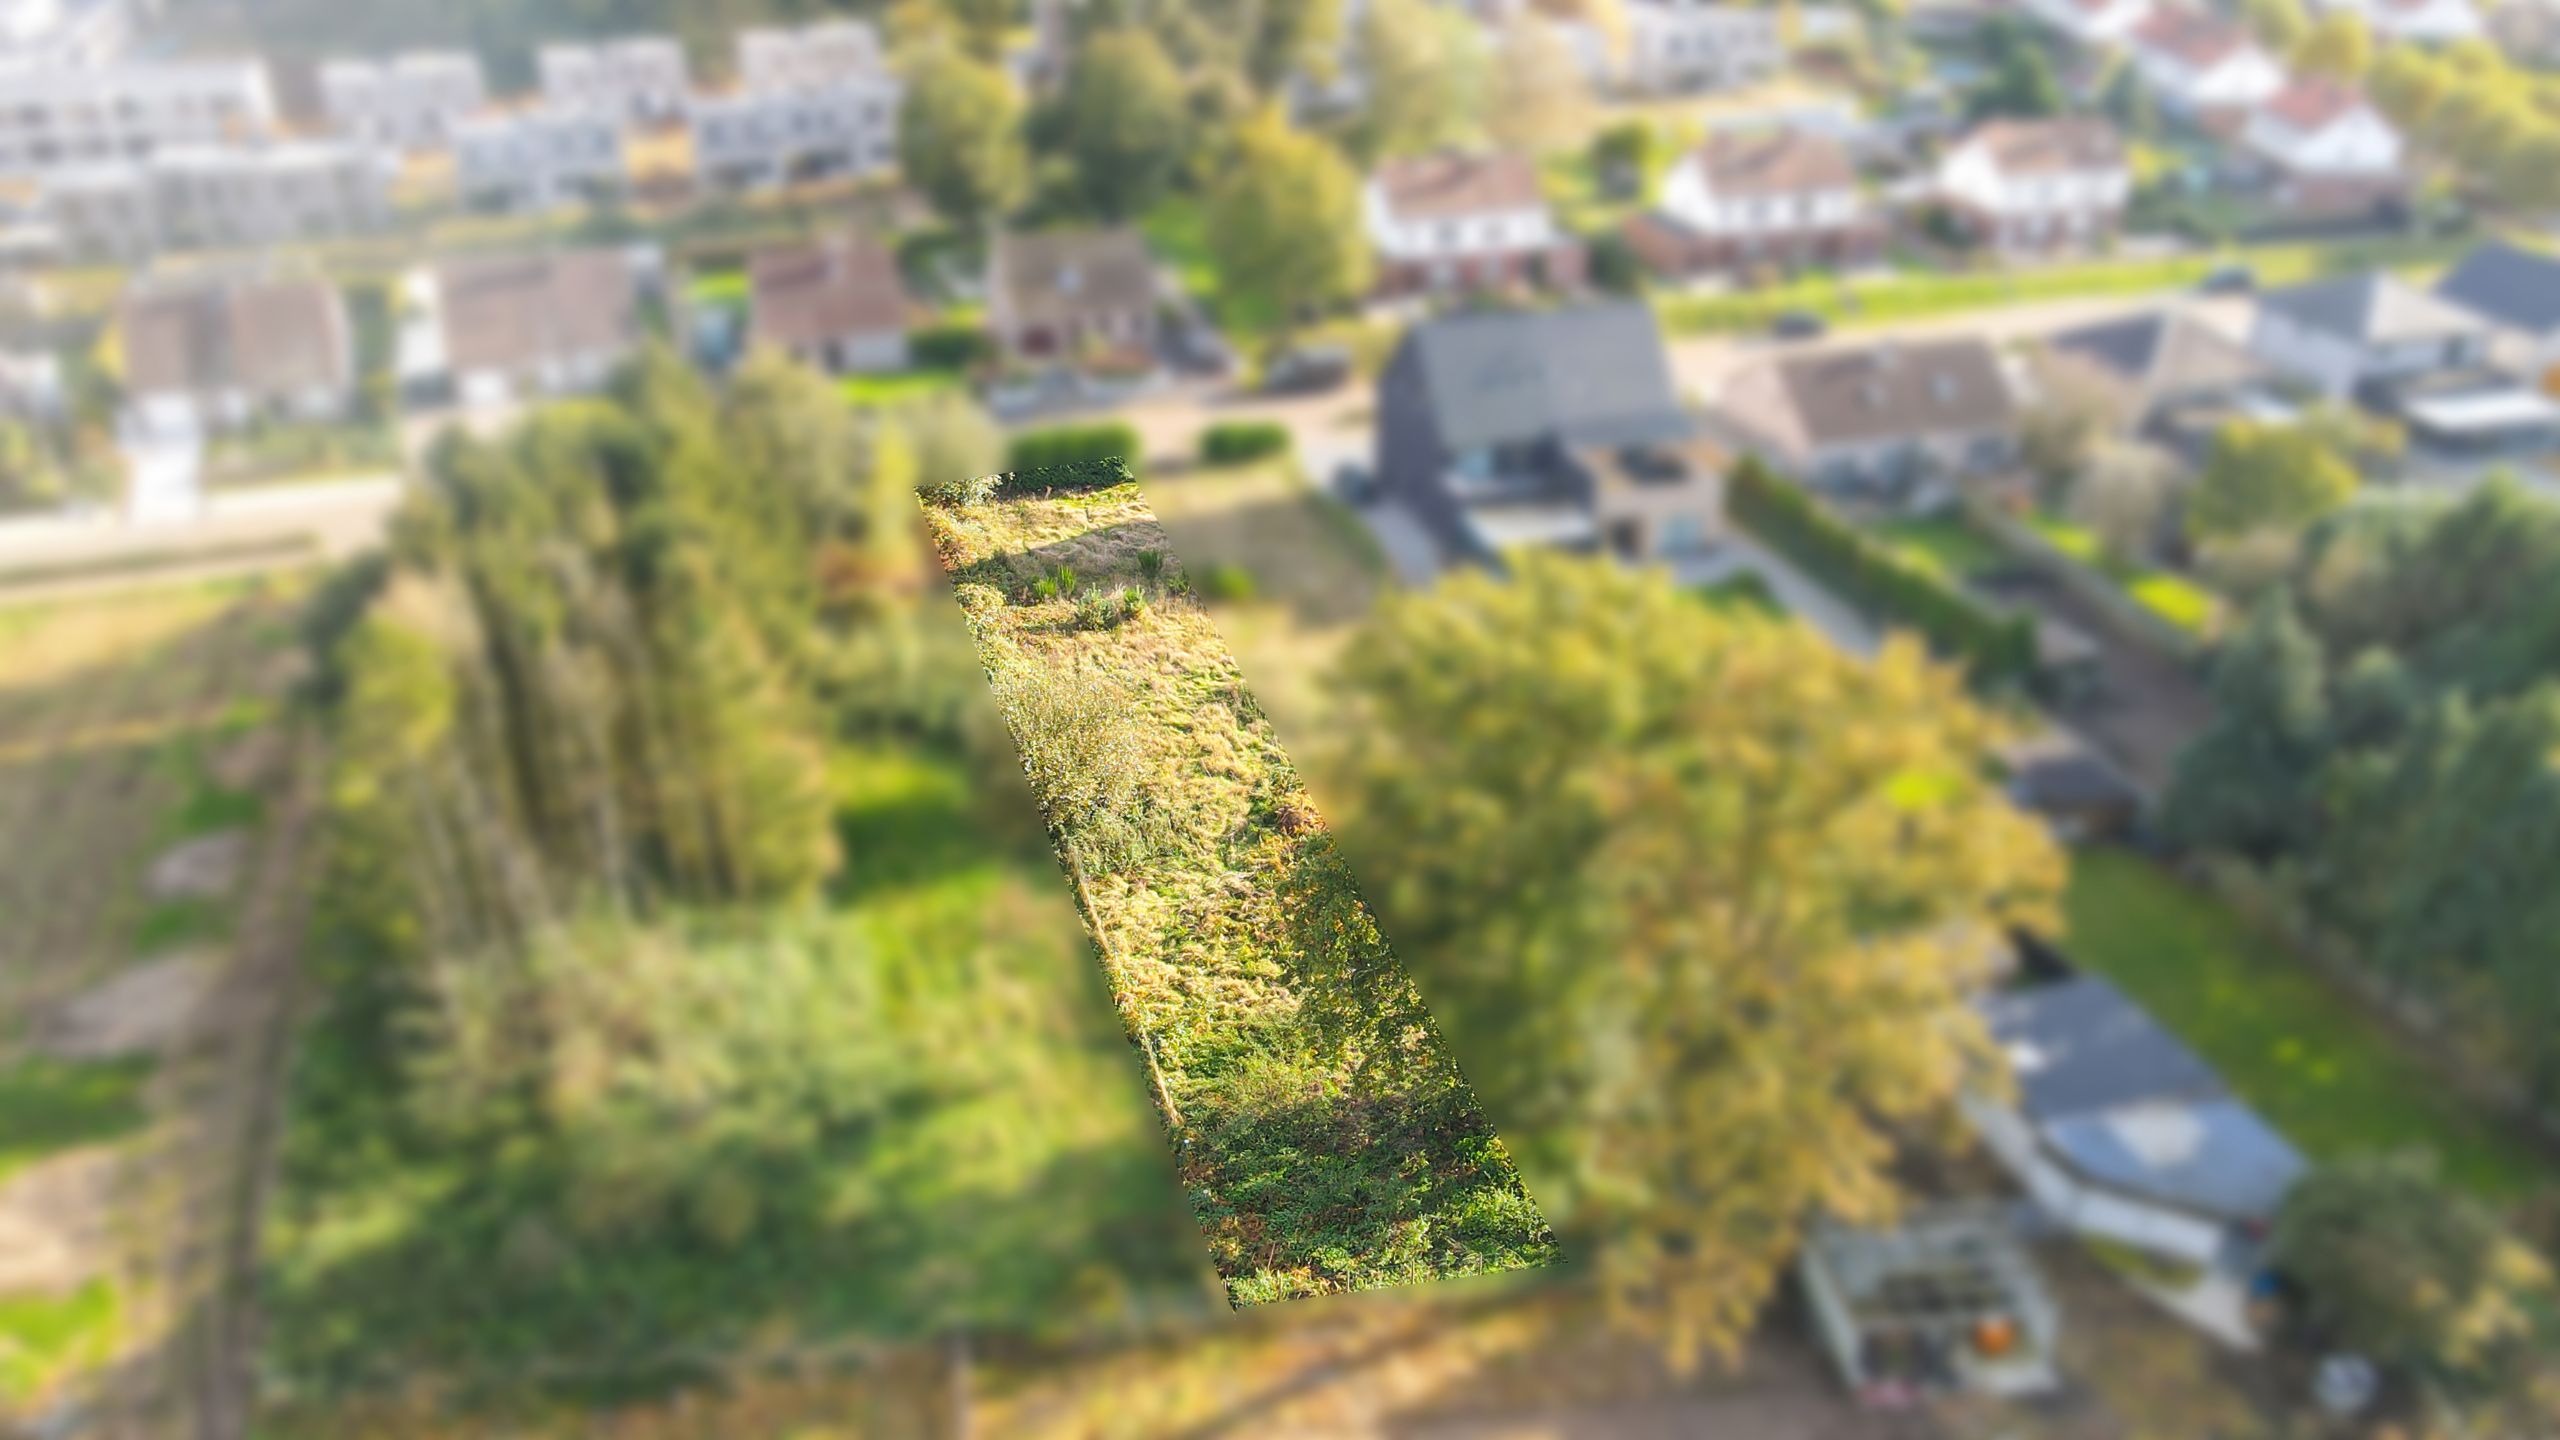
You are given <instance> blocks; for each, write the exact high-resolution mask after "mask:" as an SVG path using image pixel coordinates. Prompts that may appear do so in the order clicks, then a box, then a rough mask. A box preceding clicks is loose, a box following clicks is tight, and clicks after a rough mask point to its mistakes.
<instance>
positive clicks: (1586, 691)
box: [1338, 556, 2060, 1357]
mask: <svg viewBox="0 0 2560 1440" xmlns="http://www.w3.org/2000/svg"><path fill="white" fill-rule="evenodd" d="M1513 572H1514V573H1513V574H1512V575H1511V577H1510V578H1508V579H1497V578H1494V577H1490V576H1486V575H1482V574H1475V573H1467V574H1461V575H1457V576H1454V577H1452V578H1449V579H1446V580H1444V581H1442V582H1441V584H1440V586H1439V587H1438V588H1437V589H1436V590H1434V591H1432V592H1430V593H1428V594H1424V595H1416V596H1409V597H1405V598H1402V599H1398V600H1395V601H1392V602H1390V604H1389V605H1388V607H1387V609H1386V610H1385V612H1384V613H1383V614H1382V615H1381V616H1380V617H1379V618H1378V619H1377V620H1376V621H1375V622H1374V623H1373V624H1372V625H1371V626H1370V627H1369V628H1368V629H1366V630H1365V631H1363V632H1362V633H1361V634H1360V635H1359V636H1358V637H1357V638H1356V639H1355V640H1354V641H1353V643H1352V645H1351V647H1350V649H1349V651H1348V652H1347V653H1346V655H1345V657H1344V659H1343V662H1342V678H1343V681H1344V684H1345V685H1346V687H1347V689H1348V691H1349V693H1350V694H1351V695H1352V696H1353V697H1354V701H1355V704H1354V709H1353V712H1352V718H1351V724H1350V726H1349V730H1350V733H1352V734H1354V735H1356V736H1357V737H1359V738H1358V739H1357V740H1356V741H1355V742H1354V743H1353V744H1352V746H1351V748H1350V749H1349V751H1348V752H1347V754H1346V755H1345V756H1344V757H1343V761H1342V763H1341V765H1340V766H1339V767H1338V768H1339V771H1340V774H1341V775H1342V777H1343V778H1342V781H1341V792H1342V794H1343V796H1344V797H1345V798H1344V800H1343V801H1341V802H1338V803H1340V804H1341V806H1342V808H1343V809H1344V810H1345V815H1344V829H1343V834H1344V835H1345V837H1346V843H1348V844H1350V845H1352V846H1354V847H1355V854H1354V857H1353V858H1354V859H1355V861H1357V862H1358V863H1359V867H1360V869H1361V870H1362V872H1363V873H1365V874H1367V875H1370V876H1373V877H1376V880H1377V883H1378V886H1379V888H1378V889H1377V890H1375V891H1374V892H1373V899H1374V900H1375V902H1376V904H1377V906H1378V910H1379V914H1380V920H1381V923H1382V925H1383V926H1384V928H1385V929H1386V930H1387V931H1388V933H1390V934H1391V935H1392V936H1393V937H1394V940H1395V943H1396V945H1397V951H1398V954H1399V955H1401V956H1402V957H1403V958H1404V959H1405V961H1406V963H1407V965H1408V966H1409V967H1410V968H1411V969H1412V970H1413V972H1414V974H1415V977H1416V980H1417V982H1418V983H1419V985H1420V986H1421V988H1422V991H1423V994H1424V997H1425V998H1426V999H1427V1000H1428V1001H1429V1002H1430V1005H1431V1009H1432V1013H1433V1014H1434V1015H1435V1016H1437V1017H1439V1019H1440V1021H1441V1023H1442V1026H1443V1028H1444V1030H1445V1032H1446V1033H1447V1034H1448V1035H1449V1037H1450V1039H1451V1042H1452V1044H1453V1045H1454V1046H1455V1047H1456V1048H1457V1051H1458V1053H1459V1055H1460V1057H1461V1059H1462V1060H1463V1061H1464V1062H1465V1064H1466V1067H1467V1072H1468V1074H1469V1076H1470V1077H1471V1078H1472V1079H1473V1080H1474V1081H1475V1082H1476V1084H1477V1087H1478V1089H1479V1091H1480V1093H1482V1095H1483V1096H1484V1099H1485V1102H1486V1106H1487V1109H1488V1111H1489V1113H1491V1114H1492V1116H1493V1117H1494V1119H1495V1120H1496V1122H1497V1123H1498V1124H1499V1125H1500V1126H1501V1127H1502V1130H1503V1133H1504V1135H1505V1136H1506V1137H1507V1138H1508V1139H1509V1140H1510V1141H1511V1143H1512V1144H1513V1146H1514V1148H1515V1150H1516V1151H1517V1153H1518V1154H1519V1155H1520V1157H1521V1162H1522V1169H1523V1171H1524V1173H1525V1174H1526V1175H1527V1176H1528V1177H1529V1179H1530V1183H1531V1186H1532V1189H1533V1190H1534V1191H1535V1193H1537V1194H1538V1195H1539V1196H1540V1197H1541V1198H1542V1199H1544V1200H1545V1201H1546V1203H1547V1205H1548V1208H1549V1211H1550V1213H1551V1214H1555V1215H1557V1216H1558V1217H1559V1225H1560V1226H1561V1227H1562V1228H1564V1229H1565V1230H1566V1231H1567V1235H1568V1248H1569V1249H1574V1250H1576V1252H1577V1253H1580V1254H1583V1255H1585V1256H1587V1257H1588V1261H1589V1263H1593V1264H1595V1265H1596V1266H1597V1268H1598V1271H1599V1273H1600V1275H1601V1276H1602V1277H1603V1279H1604V1281H1605V1282H1606V1284H1607V1285H1608V1286H1609V1288H1610V1290H1611V1292H1612V1294H1613V1295H1615V1296H1616V1297H1617V1298H1618V1299H1619V1300H1620V1301H1621V1302H1622V1303H1623V1306H1624V1308H1625V1312H1626V1314H1627V1315H1628V1316H1629V1317H1630V1318H1631V1319H1633V1320H1636V1321H1637V1322H1638V1323H1640V1324H1643V1325H1645V1326H1647V1327H1648V1328H1650V1329H1651V1330H1653V1331H1654V1332H1655V1333H1656V1334H1658V1335H1659V1337H1660V1338H1661V1339H1662V1340H1663V1341H1664V1342H1665V1343H1666V1344H1667V1345H1668V1346H1669V1347H1670V1349H1671V1350H1672V1351H1673V1352H1674V1353H1675V1354H1676V1355H1680V1356H1683V1357H1685V1356H1689V1355H1692V1354H1694V1353H1695V1352H1696V1351H1697V1350H1698V1349H1699V1348H1701V1347H1716V1348H1726V1349H1729V1348H1730V1347H1732V1346H1733V1345H1734V1344H1736V1343H1737V1342H1738V1341H1739V1340H1740V1339H1741V1337H1742V1336H1743V1335H1744V1334H1745V1333H1747V1331H1748V1329H1749V1327H1750V1326H1751V1324H1752V1323H1753V1320H1754V1318H1755V1317H1756V1315H1757V1314H1758V1311H1759V1308H1760V1306H1761V1303H1762V1302H1763V1301H1764V1300H1765V1299H1766V1297H1767V1296H1768V1294H1769V1292H1770V1288H1771V1286H1772V1285H1773V1283H1774V1282H1775V1279H1776V1276H1777V1273H1778V1267H1779V1266H1780V1265H1781V1264H1782V1263H1783V1262H1784V1260H1785V1259H1786V1257H1787V1255H1788V1253H1789V1252H1790V1251H1791V1250H1792V1248H1793V1245H1794V1241H1795V1238H1796V1236H1797V1234H1798V1227H1799V1226H1800V1225H1801V1224H1802V1223H1803V1222H1804V1221H1805V1219H1806V1218H1807V1217H1808V1216H1809V1215H1811V1214H1813V1213H1815V1212H1817V1211H1827V1212H1829V1213H1831V1214H1834V1215H1838V1216H1841V1217H1843V1218H1847V1219H1852V1220H1856V1219H1873V1218H1876V1217H1878V1216H1880V1215H1881V1214H1882V1213H1883V1212H1884V1211H1885V1210H1886V1209H1887V1207H1888V1206H1889V1204H1890V1199H1891V1186H1890V1183H1889V1182H1888V1180H1887V1177H1886V1166H1887V1164H1888V1162H1889V1160H1890V1159H1891V1157H1892V1155H1893V1153H1894V1150H1895V1146H1896V1143H1897V1138H1898V1137H1899V1136H1900V1135H1902V1134H1903V1133H1905V1129H1906V1127H1916V1126H1924V1125H1925V1124H1927V1123H1928V1122H1931V1121H1937V1120H1943V1119H1944V1118H1946V1116H1947V1114H1948V1109H1949V1102H1950V1100H1951V1099H1952V1097H1953V1095H1954V1093H1955V1091H1956V1090H1957V1088H1958V1086H1959V1085H1961V1084H1963V1083H1965V1082H1966V1081H1967V1080H1968V1079H1977V1078H1980V1075H1981V1074H1982V1073H1983V1071H1982V1070H1981V1069H1979V1068H1978V1067H1984V1066H1987V1065H1988V1064H1989V1063H1990V1060H1991V1057H1990V1055H1989V1053H1988V1051H1987V1048H1986V1045H1985V1043H1984V1040H1983V1037H1982V1034H1981V1032H1980V1030H1979V1028H1978V1025H1977V1023H1976V1022H1975V1020H1974V1019H1973V1015H1972V1012H1971V1010H1970V1008H1969V1006H1968V1004H1967V999H1968V997H1969V995H1970V993H1971V990H1972V988H1973V987H1974V986H1975V985H1977V984H1978V983H1980V982H1981V981H1982V979H1983V978H1984V975H1985V967H1986V966H1987V965H1988V963H1989V960H1990V957H1991V956H1992V955H1993V954H1994V953H1995V951H1996V950H1997V948H1998V938H1999V936H2000V934H2001V931H2002V927H2003V926H2005V925H2007V924H2010V923H2013V922H2020V921H2029V920H2034V919H2037V918H2038V917H2041V916H2043V915H2044V914H2045V911H2046V909H2047V907H2048V904H2049V902H2050V901H2051V900H2052V898H2053V896H2054V894H2055V892H2056V889H2057V887H2058V885H2059V881H2060V859H2059V856H2058V855H2057V853H2056V852H2055V851H2054V849H2053V848H2052V846H2051V844H2050V843H2049V841H2048V840H2047V839H2046V838H2045V836H2044V834H2043V832H2042V831H2041V830H2040V829H2038V828H2037V827H2036V826H2035V825H2034V824H2033V822H2031V821H2029V820H2027V819H2026V818H2024V817H2023V816H2021V815H2020V814H2019V812H2017V811H2016V810H2015V809H2014V808H2013V807H2011V806H2010V805H2009V804H2008V803H2007V801H2006V800H2005V798H2004V797H2003V796H2002V795H2001V793H2000V791H1999V789H1998V787H1997V786H1996V784H1994V783H1993V782H1992V781H1991V780H1990V779H1988V778H1987V777H1986V773H1985V768H1984V764H1983V756H1984V754H1985V752H1986V751H1987V750H1988V748H1989V747H1990V746H1991V745H1992V743H1993V742H1994V738H1995V736H1996V735H1997V733H1998V731H1999V726H1998V724H1997V723H1996V722H1995V721H1994V720H1993V719H1992V718H1991V717H1990V716H1989V715H1987V714H1986V713H1984V712H1983V711H1981V710H1979V709H1977V708H1976V707H1975V706H1974V705H1973V704H1972V703H1971V702H1970V701H1969V700H1967V698H1966V696H1965V690H1964V685H1963V682H1962V680H1961V679H1960V677H1959V676H1958V675H1957V674H1956V672H1954V671H1953V670H1949V669H1944V668H1941V667H1938V666H1936V665H1934V664H1932V663H1930V662H1929V661H1928V660H1927V659H1926V658H1925V657H1924V655H1923V654H1922V653H1921V652H1920V651H1919V650H1918V649H1917V647H1903V646H1899V645H1897V646H1896V647H1894V648H1891V649H1889V650H1888V651H1887V652H1886V654H1885V655H1884V656H1883V657H1882V658H1881V659H1880V660H1878V661H1876V662H1874V663H1873V664H1868V663H1864V662H1860V661H1857V660H1853V659H1850V658H1847V657H1844V656H1842V655H1840V654H1839V653H1837V652H1836V651H1834V650H1833V649H1832V648H1831V647H1830V646H1828V645H1826V644H1825V643H1824V642H1823V641H1822V639H1821V638H1820V637H1819V636H1818V635H1816V634H1815V633H1813V632H1812V631H1811V630H1809V629H1805V628H1802V627H1798V626H1794V625H1786V624H1778V623H1772V622H1767V621H1762V620H1758V619H1755V618H1749V617H1737V616H1731V615H1726V614H1720V613H1718V612H1716V611H1714V610H1712V609H1711V608H1710V607H1707V606H1704V605H1701V604H1700V603H1698V602H1697V600H1696V599H1695V598H1694V597H1691V596H1689V595H1686V594H1683V593H1682V592H1680V591H1678V590H1677V589H1675V588H1674V587H1673V586H1671V585H1670V584H1669V583H1668V582H1667V581H1666V580H1664V579H1662V578H1660V577H1656V576H1647V575H1635V574H1629V573H1625V572H1623V571H1621V570H1620V569H1618V568H1617V567H1615V566H1613V565H1610V564H1608V563H1605V562H1595V561H1587V560H1578V559H1569V558H1563V557H1547V556H1539V557H1522V558H1520V559H1518V560H1517V561H1516V562H1514V566H1513Z"/></svg>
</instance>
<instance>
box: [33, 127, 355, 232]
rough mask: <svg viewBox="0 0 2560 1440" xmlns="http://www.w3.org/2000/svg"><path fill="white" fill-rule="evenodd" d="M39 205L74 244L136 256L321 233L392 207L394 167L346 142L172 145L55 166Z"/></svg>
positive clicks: (343, 228) (348, 227) (345, 227)
mask: <svg viewBox="0 0 2560 1440" xmlns="http://www.w3.org/2000/svg"><path fill="white" fill-rule="evenodd" d="M45 212H46V215H47V216H48V218H49V219H50V220H51V221H52V223H53V225H54V227H55V228H56V229H57V230H59V231H60V232H61V234H62V236H63V240H64V243H65V244H66V245H67V246H68V247H69V248H71V249H72V250H74V251H75V252H87V253H95V254H100V255H104V256H108V257H110V258H114V259H119V260H138V259H141V258H143V257H145V256H148V255H152V254H156V253H158V252H160V251H163V250H174V249H189V248H213V249H222V248H233V247H242V246H251V245H273V244H281V243H285V242H288V241H296V240H314V239H324V238H327V237H329V236H334V235H351V234H358V233H362V232H364V231H367V230H371V229H374V228H376V227H378V226H380V225H382V224H383V223H385V222H386V221H387V220H388V219H389V218H390V215H391V173H390V171H389V169H388V168H387V166H386V165H385V164H384V162H383V160H382V159H381V157H380V156H379V154H377V153H376V152H375V151H372V150H370V149H365V148H360V147H356V146H348V145H336V144H317V143H314V144H301V145H279V146H272V147H256V148H250V147H221V148H213V147H204V148H196V147H188V148H177V147H172V148H169V149H164V150H161V151H159V152H157V153H156V154H155V155H154V156H153V157H152V158H150V159H147V160H143V161H138V162H135V163H131V164H124V165H110V166H98V167H93V168H91V169H88V170H85V171H78V172H71V173H66V174H62V175H57V176H55V177H53V178H52V179H51V180H49V181H48V183H47V185H46V189H45Z"/></svg>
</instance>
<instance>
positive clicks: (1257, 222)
mask: <svg viewBox="0 0 2560 1440" xmlns="http://www.w3.org/2000/svg"><path fill="white" fill-rule="evenodd" d="M1209 250H1210V253H1211V254H1212V255H1214V256H1215V257H1216V258H1217V262H1218V276H1219V281H1220V284H1221V286H1222V287H1223V289H1224V290H1225V292H1226V294H1227V295H1228V297H1230V298H1232V299H1239V300H1243V301H1246V302H1247V303H1251V304H1258V305H1260V306H1262V307H1264V308H1265V309H1267V310H1268V311H1269V312H1270V313H1271V314H1272V315H1273V316H1275V317H1276V318H1277V320H1278V321H1279V323H1281V324H1282V325H1283V326H1287V325H1293V324H1296V323H1298V322H1299V321H1300V320H1302V319H1304V318H1305V315H1306V312H1307V311H1308V310H1310V309H1312V308H1314V307H1316V306H1319V305H1325V304H1330V303H1332V302H1335V301H1339V300H1346V299H1349V298H1350V297H1352V296H1354V295H1356V294H1358V293H1360V292H1361V291H1362V290H1364V289H1366V288H1367V286H1368V284H1369V245H1368V240H1367V237H1366V236H1365V235H1363V234H1362V232H1361V229H1360V177H1359V176H1357V175H1355V174H1353V173H1352V170H1351V166H1350V165H1349V163H1348V162H1346V161H1345V160H1344V159H1343V158H1342V156H1341V154H1340V152H1338V151H1336V150H1335V149H1334V148H1333V147H1332V146H1331V145H1329V144H1327V143H1325V142H1324V141H1323V140H1321V139H1318V138H1317V137H1315V136H1312V135H1308V134H1304V133H1302V132H1300V131H1297V130H1293V129H1291V128H1290V127H1289V123H1288V121H1286V120H1285V119H1283V118H1282V117H1281V115H1280V113H1279V111H1278V110H1277V109H1276V108H1266V109H1265V110H1264V111H1263V112H1262V113H1261V114H1259V115H1257V116H1255V117H1253V118H1252V119H1250V120H1248V121H1246V122H1245V124H1244V125H1243V126H1242V127H1241V128H1240V129H1239V130H1238V131H1237V132H1236V138H1235V145H1234V153H1233V154H1232V155H1231V156H1230V158H1229V160H1228V163H1227V167H1226V172H1225V173H1224V174H1223V175H1222V176H1220V177H1219V179H1218V182H1217V183H1216V185H1215V186H1213V187H1212V188H1211V190H1210V192H1209Z"/></svg>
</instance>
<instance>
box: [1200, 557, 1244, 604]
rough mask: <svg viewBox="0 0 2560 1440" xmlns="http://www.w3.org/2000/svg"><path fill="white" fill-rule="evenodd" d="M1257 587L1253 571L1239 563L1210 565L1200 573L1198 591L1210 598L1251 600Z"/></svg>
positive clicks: (1232, 600)
mask: <svg viewBox="0 0 2560 1440" xmlns="http://www.w3.org/2000/svg"><path fill="white" fill-rule="evenodd" d="M1257 588H1258V587H1256V586H1255V584H1254V583H1253V572H1252V571H1250V570H1247V569H1246V568H1244V567H1243V566H1241V565H1212V566H1210V567H1209V568H1208V569H1207V570H1205V571H1203V572H1201V575H1200V593H1201V594H1202V595H1203V596H1206V597H1207V598H1209V599H1211V600H1224V601H1229V602H1241V601H1246V600H1251V599H1252V598H1253V597H1254V592H1255V590H1256V589H1257Z"/></svg>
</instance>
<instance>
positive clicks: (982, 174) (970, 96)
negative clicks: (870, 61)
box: [898, 45, 1031, 225]
mask: <svg viewBox="0 0 2560 1440" xmlns="http://www.w3.org/2000/svg"><path fill="white" fill-rule="evenodd" d="M906 84H907V89H906V96H905V98H904V99H903V100H901V101H900V102H899V110H898V164H899V167H900V169H901V170H903V171H904V173H905V175H906V179H907V183H909V184H911V185H913V186H915V187H916V189H918V190H919V191H922V192H923V194H924V196H925V198H926V199H928V200H930V201H932V202H933V207H934V208H935V209H936V210H939V211H941V212H942V214H943V215H944V216H945V217H947V218H948V219H950V220H952V221H953V222H955V223H957V224H961V225H976V224H980V223H982V222H985V221H989V220H996V219H1001V218H1002V217H1003V215H1004V213H1005V212H1006V211H1007V210H1010V209H1011V208H1013V206H1015V205H1016V204H1018V203H1020V202H1021V200H1022V197H1023V195H1024V194H1025V193H1026V191H1027V190H1028V189H1029V187H1030V183H1031V179H1030V176H1031V162H1030V159H1029V156H1028V153H1027V152H1026V150H1025V148H1024V145H1023V138H1022V104H1021V101H1020V100H1018V99H1016V98H1015V96H1014V89H1013V82H1012V81H1011V80H1009V79H1007V78H1006V77H1005V74H1004V72H1003V71H1001V70H999V69H997V68H995V67H994V66H992V65H989V64H987V63H985V62H984V61H980V60H973V59H971V58H969V57H968V56H966V55H963V54H961V53H959V52H958V51H956V50H953V49H951V48H949V47H947V46H940V45H937V46H931V47H929V48H927V49H925V50H924V51H923V52H922V53H921V54H920V55H918V56H917V58H915V59H914V60H913V61H912V62H911V63H910V64H909V65H908V66H907V74H906Z"/></svg>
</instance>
